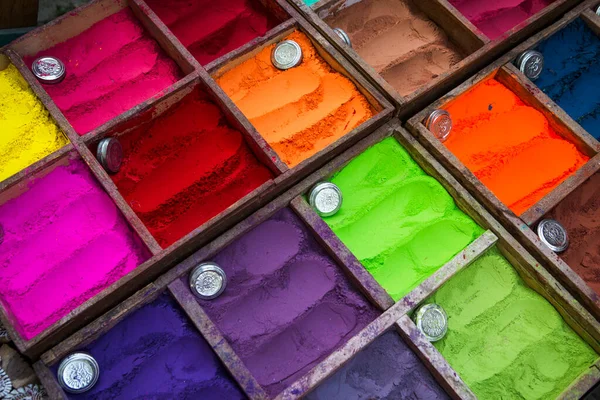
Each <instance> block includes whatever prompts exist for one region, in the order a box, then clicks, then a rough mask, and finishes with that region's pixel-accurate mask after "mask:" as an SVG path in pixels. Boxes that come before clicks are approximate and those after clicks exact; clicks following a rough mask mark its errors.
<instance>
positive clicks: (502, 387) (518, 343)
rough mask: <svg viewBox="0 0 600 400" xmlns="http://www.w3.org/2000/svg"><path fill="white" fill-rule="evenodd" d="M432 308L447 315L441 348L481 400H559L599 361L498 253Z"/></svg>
mask: <svg viewBox="0 0 600 400" xmlns="http://www.w3.org/2000/svg"><path fill="white" fill-rule="evenodd" d="M428 302H435V303H437V304H439V305H441V306H442V307H443V308H444V309H445V310H446V313H447V314H448V333H447V335H446V336H445V337H444V339H442V340H441V341H439V342H436V343H435V346H436V347H437V349H438V350H439V351H440V352H441V353H442V354H443V356H444V357H445V358H446V359H447V360H448V362H449V363H450V365H451V366H452V367H453V368H454V369H455V370H456V371H457V372H458V373H459V375H460V376H461V377H462V379H463V380H464V381H465V383H466V384H467V385H469V387H470V388H471V389H472V390H473V392H474V393H475V394H476V395H477V397H478V398H480V399H501V398H502V399H554V398H555V397H556V396H557V395H559V394H560V393H561V392H562V391H563V390H564V389H566V388H567V387H568V386H569V385H570V384H571V383H572V382H573V381H574V380H575V379H576V378H577V377H578V376H579V375H580V374H581V373H583V372H585V371H586V370H587V369H588V368H589V366H590V365H592V364H593V363H594V362H595V360H596V359H597V357H598V356H597V354H596V353H595V352H594V350H593V349H592V348H591V347H590V346H588V344H587V343H585V342H584V341H583V340H582V339H581V338H580V337H579V336H578V335H577V334H576V333H575V332H574V331H573V330H572V329H571V328H570V327H569V326H568V325H567V323H566V322H565V321H564V320H563V319H562V317H561V316H560V314H559V313H558V312H557V311H556V309H554V307H553V306H552V305H551V304H550V303H549V302H548V301H547V300H546V299H545V298H543V297H542V296H541V295H539V294H538V293H536V292H535V291H533V290H532V289H530V288H529V287H528V286H527V285H526V284H525V282H523V280H522V279H521V278H520V277H519V275H518V274H517V272H516V270H515V269H514V268H513V267H512V266H511V265H510V263H509V262H508V261H507V260H506V259H505V258H504V257H503V256H502V255H501V254H500V252H499V251H498V250H497V249H496V248H493V249H491V250H490V251H488V252H487V253H486V254H485V255H484V256H483V257H481V258H480V259H479V260H477V261H475V262H474V263H473V264H472V265H470V266H468V267H467V268H466V269H465V270H463V271H461V272H459V273H458V274H457V275H456V276H454V277H452V278H451V279H450V281H448V282H447V283H446V284H445V285H444V286H443V287H442V288H440V289H439V290H438V291H437V292H436V293H435V295H433V296H432V297H431V298H430V299H429V300H428Z"/></svg>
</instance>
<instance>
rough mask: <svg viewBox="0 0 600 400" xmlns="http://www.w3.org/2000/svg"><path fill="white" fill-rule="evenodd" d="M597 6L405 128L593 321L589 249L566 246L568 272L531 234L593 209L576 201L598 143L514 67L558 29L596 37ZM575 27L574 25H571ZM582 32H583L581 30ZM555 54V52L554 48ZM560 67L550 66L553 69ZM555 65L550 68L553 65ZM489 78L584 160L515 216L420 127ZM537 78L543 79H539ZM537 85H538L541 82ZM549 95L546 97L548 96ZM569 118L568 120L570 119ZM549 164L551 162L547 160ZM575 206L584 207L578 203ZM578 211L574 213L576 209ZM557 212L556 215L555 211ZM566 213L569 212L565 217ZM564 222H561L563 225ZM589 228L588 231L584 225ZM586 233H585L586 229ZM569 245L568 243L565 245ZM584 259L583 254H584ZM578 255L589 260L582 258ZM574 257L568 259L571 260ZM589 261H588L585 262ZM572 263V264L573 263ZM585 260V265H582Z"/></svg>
mask: <svg viewBox="0 0 600 400" xmlns="http://www.w3.org/2000/svg"><path fill="white" fill-rule="evenodd" d="M598 5H599V4H598V2H597V1H586V2H585V3H583V4H581V5H580V6H579V7H577V8H576V9H574V10H573V11H571V12H570V13H568V14H567V15H565V16H564V18H563V19H561V20H560V21H559V22H557V23H556V24H554V25H552V26H551V27H550V28H548V29H546V30H544V31H542V32H540V33H539V34H538V35H536V36H533V37H532V38H530V39H529V40H527V41H526V42H524V43H523V44H522V45H520V46H518V47H516V48H515V49H514V50H512V51H511V52H509V53H507V54H506V55H505V56H504V57H502V58H500V59H499V60H498V61H497V62H495V63H494V64H492V65H490V66H489V67H488V68H486V69H484V70H483V71H481V73H479V74H478V75H476V76H475V77H473V78H472V79H470V80H469V81H468V82H466V83H465V84H464V85H462V86H460V87H458V88H457V89H456V90H454V91H452V92H450V93H449V94H448V95H447V96H445V97H443V98H442V99H440V100H439V101H437V102H435V103H433V104H432V105H431V106H429V107H428V108H427V109H425V110H423V111H422V112H421V113H419V114H417V115H416V116H415V117H413V118H412V119H411V120H410V121H409V122H408V128H409V129H410V131H411V132H412V133H413V134H414V135H415V136H416V137H417V138H418V139H419V140H420V141H421V142H422V143H423V144H424V145H425V147H427V148H428V149H429V150H430V151H431V152H432V153H433V154H435V156H436V157H437V158H438V159H439V160H440V162H441V163H442V164H443V165H445V166H446V167H447V168H448V170H450V171H451V172H452V173H453V174H454V176H455V177H457V179H459V180H460V181H461V182H463V184H464V185H465V187H466V188H467V189H468V190H469V191H470V192H471V193H472V194H473V195H474V196H475V197H476V198H478V199H479V200H480V201H481V202H482V203H483V204H485V205H486V207H487V208H488V209H489V210H490V212H491V213H492V214H493V215H494V216H495V217H496V218H498V219H499V220H500V221H501V222H502V223H503V224H504V226H505V227H506V228H507V229H508V230H509V231H510V232H511V233H512V234H513V235H515V237H517V239H519V241H520V242H521V243H522V244H523V245H524V246H525V247H526V248H527V249H528V250H529V251H530V252H532V254H534V255H535V256H536V257H538V259H539V260H541V261H542V262H543V265H545V266H546V268H548V270H549V271H550V272H551V273H552V274H553V275H554V276H555V277H556V278H557V279H558V280H559V281H560V282H561V283H562V284H563V285H564V286H565V287H566V288H567V289H568V290H569V291H570V292H571V293H572V294H573V295H574V296H575V297H576V298H577V299H578V300H579V301H580V302H581V303H582V304H583V305H584V306H585V307H586V308H587V309H588V310H589V311H590V313H591V314H592V315H594V317H595V318H596V319H600V297H599V294H598V292H597V290H598V286H597V285H596V283H595V282H596V278H595V273H594V269H593V266H594V265H596V266H597V265H598V264H597V263H596V262H595V261H590V260H591V259H593V253H594V251H593V250H592V247H593V245H592V244H590V246H592V247H585V246H583V247H578V246H576V245H573V243H571V244H570V245H569V246H570V247H576V249H579V250H578V251H580V252H581V257H580V256H578V255H576V254H575V253H573V252H572V253H570V255H569V257H571V258H570V260H571V263H573V265H571V266H569V262H568V260H567V259H566V258H565V257H566V254H564V255H563V254H561V253H555V252H553V251H552V250H551V249H550V248H548V246H547V245H545V244H544V243H543V242H542V241H540V239H539V237H538V234H537V226H538V224H539V223H540V222H541V221H542V220H544V219H556V220H558V221H559V222H561V219H566V218H570V217H569V216H572V215H574V214H575V213H576V212H581V210H582V207H583V208H586V207H587V208H588V209H589V207H590V206H591V205H593V204H594V203H593V200H594V198H596V197H597V196H598V195H597V194H587V195H586V197H585V200H577V199H579V198H580V197H578V196H579V195H580V194H581V192H580V191H581V190H583V189H584V188H586V187H588V188H589V187H591V186H590V185H592V184H593V182H594V179H597V177H598V174H599V172H598V171H599V170H600V156H598V150H599V149H600V143H599V142H598V141H597V139H595V138H594V136H592V134H591V132H588V131H586V129H584V127H583V126H582V125H580V124H579V123H578V122H577V121H576V120H575V119H574V118H577V117H578V116H577V115H574V114H573V113H572V111H569V113H568V112H567V111H566V110H564V109H563V108H561V107H560V106H559V105H558V104H557V103H556V102H555V101H554V100H552V98H550V97H549V95H548V94H546V93H545V92H544V91H543V90H542V89H540V88H539V87H538V86H537V84H536V82H538V81H532V80H530V79H529V78H527V77H526V76H525V75H524V74H523V73H521V71H520V70H519V69H518V68H516V67H515V65H514V63H515V60H516V59H517V58H518V56H519V55H520V54H522V53H523V52H524V51H527V50H538V47H539V46H540V45H541V44H543V43H545V41H546V40H548V39H551V38H553V37H557V36H558V35H559V34H562V32H563V29H565V31H566V29H567V28H568V29H574V30H575V29H580V30H581V29H586V30H587V29H589V30H590V31H591V32H596V34H597V32H599V31H600V17H598V16H597V15H596V14H595V13H594V10H595V9H596V7H597V6H598ZM574 24H576V25H574ZM582 27H583V28H582ZM554 48H556V46H554ZM551 62H552V61H546V62H545V63H546V65H545V68H555V67H554V65H552V64H550V67H548V64H549V63H551ZM560 62H562V61H560V60H556V63H560ZM556 63H555V64H556ZM558 72H560V71H555V70H553V69H550V70H549V74H551V75H555V74H556V73H558ZM492 77H495V78H496V79H497V80H500V81H501V82H502V83H504V84H505V85H506V86H507V87H508V88H510V89H511V90H512V91H513V92H514V93H516V94H517V95H518V96H519V97H520V98H521V99H522V100H523V102H524V103H525V104H527V105H530V106H532V107H534V108H535V109H537V110H538V111H540V112H541V113H543V114H544V116H545V117H546V118H547V119H548V121H549V124H550V126H551V127H552V128H554V130H555V131H556V132H557V133H558V134H559V135H560V136H562V137H563V138H565V139H567V140H568V141H570V142H572V143H573V144H574V145H575V146H576V148H577V149H578V150H579V151H581V153H583V154H585V155H586V156H587V157H589V160H588V161H587V163H585V164H584V165H583V166H581V167H580V168H579V169H578V170H577V171H575V172H574V173H573V174H571V175H570V176H569V177H568V178H567V179H565V180H564V181H563V182H562V183H560V184H559V185H558V186H556V187H555V188H554V190H552V191H550V192H549V193H547V194H546V195H545V196H544V197H543V198H541V199H540V200H539V201H538V202H537V203H535V204H534V205H533V206H531V207H530V208H529V209H528V210H526V211H525V212H524V213H522V214H521V215H520V216H519V215H516V214H515V213H514V212H512V211H511V210H509V209H508V208H507V206H506V205H505V204H503V203H502V202H501V201H500V200H499V199H498V198H497V197H496V196H495V195H494V194H493V193H492V192H491V191H490V190H489V189H488V188H487V187H486V186H485V185H484V184H483V183H482V182H481V181H480V180H479V179H477V177H476V176H475V175H474V174H473V173H472V172H471V171H470V170H469V169H468V168H467V167H466V166H465V165H464V164H463V163H462V162H461V161H460V160H459V159H458V158H457V157H456V156H455V155H454V154H452V152H450V151H449V149H448V148H447V147H446V146H445V145H444V144H443V143H441V142H440V141H439V140H438V139H437V138H435V137H434V135H433V134H432V133H431V132H430V131H429V130H428V129H427V128H426V127H425V125H424V120H425V118H426V117H427V115H429V113H430V112H431V111H432V110H434V109H439V108H445V107H446V106H447V105H448V104H449V103H451V102H452V101H453V99H455V98H457V97H458V96H461V95H463V94H464V93H466V92H468V90H469V89H470V88H472V87H473V86H475V85H477V84H479V83H481V82H482V81H485V80H487V79H490V78H492ZM542 78H543V75H542V76H541V77H540V79H542ZM542 82H543V81H542ZM550 95H552V93H550ZM570 114H571V115H572V116H571V115H570ZM588 126H589V125H588ZM548 160H549V161H550V160H551V157H550V158H549V159H548ZM580 201H585V202H587V206H586V204H585V203H581V202H580ZM577 207H580V208H577ZM561 210H562V211H561ZM567 210H569V211H571V212H567ZM586 219H587V220H588V221H590V222H589V223H586V224H585V225H586V227H584V226H583V225H581V226H579V227H576V226H575V225H574V226H573V227H569V228H567V234H568V235H569V236H571V235H577V236H578V237H579V239H577V240H578V241H581V240H583V243H585V240H584V239H583V237H585V236H587V235H591V233H590V232H591V230H592V229H593V227H594V224H595V220H594V217H593V215H592V214H590V215H589V216H588V217H586ZM564 222H566V220H563V223H564ZM590 224H591V225H590ZM588 228H589V229H590V231H588V230H587V229H588ZM571 241H572V240H571ZM588 251H589V252H590V253H586V252H588ZM584 254H589V256H586V257H584V256H583V255H584ZM573 257H574V258H573ZM590 257H591V258H590ZM573 260H577V261H573ZM586 260H588V261H586Z"/></svg>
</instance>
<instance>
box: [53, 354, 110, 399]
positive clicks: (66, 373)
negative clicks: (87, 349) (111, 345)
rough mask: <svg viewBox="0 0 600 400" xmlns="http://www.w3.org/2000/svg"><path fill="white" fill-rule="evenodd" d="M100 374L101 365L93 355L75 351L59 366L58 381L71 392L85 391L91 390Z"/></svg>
mask: <svg viewBox="0 0 600 400" xmlns="http://www.w3.org/2000/svg"><path fill="white" fill-rule="evenodd" d="M99 376H100V367H99V366H98V363H97V362H96V360H95V359H94V357H92V356H91V355H89V354H87V353H73V354H71V355H69V356H67V357H66V358H65V359H64V360H62V361H61V362H60V365H59V366H58V383H59V384H60V386H62V388H63V389H64V390H66V391H67V392H69V393H83V392H87V391H88V390H90V389H91V388H92V387H93V386H94V385H95V384H96V382H98V377H99Z"/></svg>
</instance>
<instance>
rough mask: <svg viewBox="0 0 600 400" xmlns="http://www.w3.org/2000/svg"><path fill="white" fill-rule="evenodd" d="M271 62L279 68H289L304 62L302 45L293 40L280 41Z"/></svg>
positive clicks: (272, 54)
mask: <svg viewBox="0 0 600 400" xmlns="http://www.w3.org/2000/svg"><path fill="white" fill-rule="evenodd" d="M271 62H272V63H273V65H274V66H275V68H278V69H282V70H285V69H289V68H293V67H295V66H297V65H299V64H300V63H301V62H302V47H300V45H299V44H298V43H296V42H294V41H293V40H284V41H282V42H279V43H278V44H277V46H275V48H274V49H273V52H272V53H271Z"/></svg>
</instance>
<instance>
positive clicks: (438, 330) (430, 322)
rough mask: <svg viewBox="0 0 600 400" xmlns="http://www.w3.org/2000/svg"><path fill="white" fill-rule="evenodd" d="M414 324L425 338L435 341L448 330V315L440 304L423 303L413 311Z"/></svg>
mask: <svg viewBox="0 0 600 400" xmlns="http://www.w3.org/2000/svg"><path fill="white" fill-rule="evenodd" d="M415 324H416V325H417V328H419V330H420V331H421V332H423V335H425V337H426V338H427V340H429V341H430V342H436V341H438V340H440V339H442V338H443V337H444V336H445V335H446V332H447V331H448V316H447V315H446V311H444V309H443V308H442V307H441V306H439V305H437V304H425V305H424V306H421V307H420V308H419V309H418V310H417V312H416V313H415Z"/></svg>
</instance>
